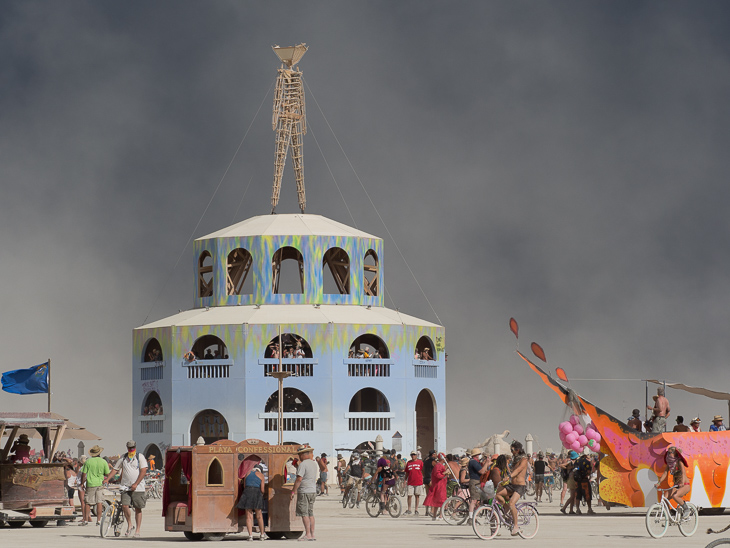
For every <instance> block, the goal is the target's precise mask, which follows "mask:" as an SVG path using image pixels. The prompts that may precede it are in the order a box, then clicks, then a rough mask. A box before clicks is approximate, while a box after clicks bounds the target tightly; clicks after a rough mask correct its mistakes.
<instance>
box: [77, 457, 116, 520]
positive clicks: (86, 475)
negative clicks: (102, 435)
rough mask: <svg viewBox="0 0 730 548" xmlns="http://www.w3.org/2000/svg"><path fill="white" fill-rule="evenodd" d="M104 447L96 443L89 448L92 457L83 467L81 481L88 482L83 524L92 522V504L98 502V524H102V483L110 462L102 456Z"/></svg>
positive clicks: (108, 471)
mask: <svg viewBox="0 0 730 548" xmlns="http://www.w3.org/2000/svg"><path fill="white" fill-rule="evenodd" d="M102 451H104V448H103V447H99V446H98V445H95V446H94V447H92V448H91V449H89V455H90V457H89V458H88V459H86V462H85V463H84V466H83V467H82V468H81V483H82V484H86V492H85V493H84V503H85V506H84V517H83V520H82V521H81V525H87V524H88V523H91V505H92V504H96V524H97V525H101V511H102V510H101V503H102V501H103V499H104V497H103V496H102V493H101V491H102V484H103V483H104V478H106V476H108V475H109V473H110V470H109V464H107V462H106V461H105V460H104V459H102V458H101V452H102Z"/></svg>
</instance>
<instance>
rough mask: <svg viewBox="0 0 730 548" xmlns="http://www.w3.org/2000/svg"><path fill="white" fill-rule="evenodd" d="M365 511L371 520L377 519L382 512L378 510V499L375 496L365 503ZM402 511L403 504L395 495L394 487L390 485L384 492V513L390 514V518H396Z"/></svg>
mask: <svg viewBox="0 0 730 548" xmlns="http://www.w3.org/2000/svg"><path fill="white" fill-rule="evenodd" d="M365 510H366V511H367V513H368V515H369V516H370V517H371V518H377V517H378V516H379V515H380V514H381V513H382V512H383V510H381V509H380V497H379V496H378V495H376V496H375V497H371V498H369V499H368V500H367V501H366V502H365ZM402 510H403V504H402V503H401V501H400V499H399V498H398V495H396V494H395V487H394V486H392V485H391V486H389V487H388V488H387V489H386V490H385V511H387V512H388V514H390V517H391V518H397V517H398V516H400V513H401V511H402Z"/></svg>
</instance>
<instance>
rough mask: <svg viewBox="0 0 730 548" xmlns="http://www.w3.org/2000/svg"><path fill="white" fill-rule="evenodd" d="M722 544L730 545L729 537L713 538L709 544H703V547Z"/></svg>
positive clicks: (711, 547)
mask: <svg viewBox="0 0 730 548" xmlns="http://www.w3.org/2000/svg"><path fill="white" fill-rule="evenodd" d="M723 545H730V538H719V539H717V540H713V541H712V542H711V543H710V544H708V545H707V546H705V548H715V546H723Z"/></svg>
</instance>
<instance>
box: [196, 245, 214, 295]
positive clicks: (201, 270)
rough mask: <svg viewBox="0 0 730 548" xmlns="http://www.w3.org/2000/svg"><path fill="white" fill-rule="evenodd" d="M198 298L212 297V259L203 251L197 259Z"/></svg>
mask: <svg viewBox="0 0 730 548" xmlns="http://www.w3.org/2000/svg"><path fill="white" fill-rule="evenodd" d="M198 296H199V297H201V298H202V297H211V296H213V257H212V256H211V254H210V252H209V251H203V252H202V253H201V254H200V258H199V259H198Z"/></svg>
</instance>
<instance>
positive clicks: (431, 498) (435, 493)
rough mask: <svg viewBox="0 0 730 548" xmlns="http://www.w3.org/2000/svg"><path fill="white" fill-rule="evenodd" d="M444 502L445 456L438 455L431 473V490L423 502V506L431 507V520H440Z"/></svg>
mask: <svg viewBox="0 0 730 548" xmlns="http://www.w3.org/2000/svg"><path fill="white" fill-rule="evenodd" d="M445 500H446V455H444V454H443V453H439V458H438V460H437V461H436V462H435V463H434V465H433V470H432V471H431V488H430V489H429V491H428V495H426V500H425V501H423V505H424V506H427V507H428V506H432V507H433V512H432V515H433V518H432V519H433V520H436V519H441V505H442V504H443V503H444V501H445Z"/></svg>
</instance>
